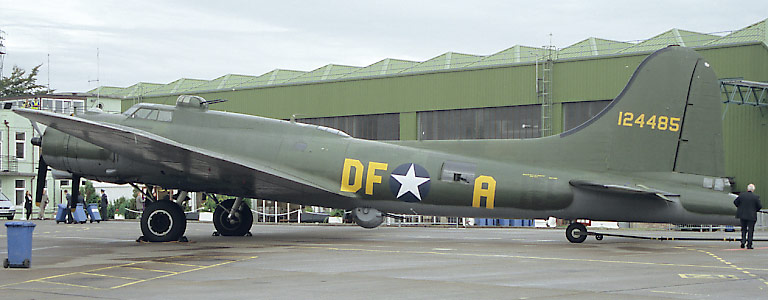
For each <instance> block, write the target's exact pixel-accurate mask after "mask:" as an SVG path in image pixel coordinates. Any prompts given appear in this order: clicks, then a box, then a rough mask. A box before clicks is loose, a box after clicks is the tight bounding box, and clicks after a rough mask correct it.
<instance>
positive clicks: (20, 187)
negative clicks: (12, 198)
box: [16, 180, 26, 205]
mask: <svg viewBox="0 0 768 300" xmlns="http://www.w3.org/2000/svg"><path fill="white" fill-rule="evenodd" d="M25 183H26V182H24V180H16V205H24V192H26V189H24V187H25Z"/></svg>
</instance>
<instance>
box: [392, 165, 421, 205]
mask: <svg viewBox="0 0 768 300" xmlns="http://www.w3.org/2000/svg"><path fill="white" fill-rule="evenodd" d="M392 178H395V180H397V181H398V182H400V191H398V192H397V198H400V196H402V195H405V193H408V192H410V193H411V194H413V195H414V196H416V199H419V201H421V193H419V186H420V185H422V184H424V183H425V182H427V181H429V178H424V177H416V172H415V171H414V170H413V164H411V167H410V168H409V169H408V173H405V175H396V174H392Z"/></svg>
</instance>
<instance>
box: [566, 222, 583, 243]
mask: <svg viewBox="0 0 768 300" xmlns="http://www.w3.org/2000/svg"><path fill="white" fill-rule="evenodd" d="M565 238H567V239H568V241H569V242H571V243H582V242H584V240H586V239H587V226H584V224H581V223H571V225H568V228H566V229H565Z"/></svg>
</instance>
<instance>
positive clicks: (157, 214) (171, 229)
mask: <svg viewBox="0 0 768 300" xmlns="http://www.w3.org/2000/svg"><path fill="white" fill-rule="evenodd" d="M186 230H187V218H186V216H185V215H184V210H182V209H181V206H179V205H178V204H176V203H174V202H171V201H157V202H154V203H152V204H150V205H149V206H147V207H146V208H145V209H144V212H143V213H142V214H141V233H142V234H144V239H145V240H146V241H149V242H171V241H178V240H179V239H180V238H181V237H182V236H183V235H184V231H186Z"/></svg>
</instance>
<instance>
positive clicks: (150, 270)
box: [122, 267, 178, 274]
mask: <svg viewBox="0 0 768 300" xmlns="http://www.w3.org/2000/svg"><path fill="white" fill-rule="evenodd" d="M122 268H123V269H134V270H140V271H149V272H158V273H171V274H178V272H174V271H166V270H156V269H147V268H139V267H122Z"/></svg>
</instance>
